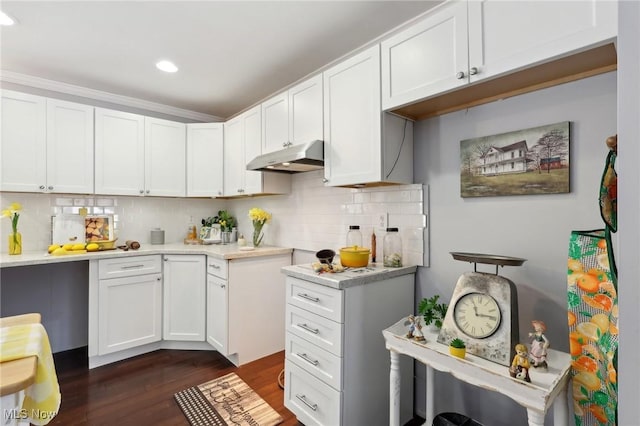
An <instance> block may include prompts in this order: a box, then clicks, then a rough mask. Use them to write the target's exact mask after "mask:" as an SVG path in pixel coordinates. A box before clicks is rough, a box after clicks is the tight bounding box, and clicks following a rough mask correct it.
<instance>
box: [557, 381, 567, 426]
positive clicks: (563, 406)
mask: <svg viewBox="0 0 640 426" xmlns="http://www.w3.org/2000/svg"><path fill="white" fill-rule="evenodd" d="M553 424H554V425H555V426H569V406H568V402H567V388H564V389H562V390H561V391H560V392H559V393H558V396H556V399H555V401H553Z"/></svg>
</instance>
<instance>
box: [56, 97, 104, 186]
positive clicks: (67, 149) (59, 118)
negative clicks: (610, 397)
mask: <svg viewBox="0 0 640 426" xmlns="http://www.w3.org/2000/svg"><path fill="white" fill-rule="evenodd" d="M47 190H48V191H52V192H62V193H71V194H92V193H93V107H92V106H88V105H82V104H76V103H72V102H65V101H60V100H55V99H47Z"/></svg>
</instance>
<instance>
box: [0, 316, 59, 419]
mask: <svg viewBox="0 0 640 426" xmlns="http://www.w3.org/2000/svg"><path fill="white" fill-rule="evenodd" d="M0 345H1V346H0V361H2V362H4V361H11V360H14V359H20V358H24V357H27V356H32V355H36V356H37V357H38V363H37V368H36V378H35V382H34V383H33V384H32V385H31V386H29V387H28V388H27V389H25V397H24V402H23V403H22V409H23V410H25V411H24V413H26V416H27V417H28V420H29V421H30V422H31V423H32V424H34V425H46V424H48V423H49V422H50V421H51V420H52V419H53V418H54V417H55V415H56V414H57V413H58V409H59V408H60V387H59V385H58V378H57V376H56V368H55V365H54V363H53V355H52V354H51V345H50V344H49V337H48V336H47V331H46V330H45V329H44V327H43V326H42V324H25V325H14V326H10V327H2V328H0Z"/></svg>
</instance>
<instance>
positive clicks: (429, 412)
mask: <svg viewBox="0 0 640 426" xmlns="http://www.w3.org/2000/svg"><path fill="white" fill-rule="evenodd" d="M426 367H427V375H426V378H425V380H426V384H427V386H426V393H427V395H426V400H425V403H426V407H425V417H426V419H425V420H426V421H425V422H424V424H425V425H429V426H431V425H432V424H433V418H434V417H435V414H434V412H433V411H434V409H433V401H434V395H435V392H434V390H433V386H434V385H433V383H434V380H433V376H434V370H433V367H430V366H428V365H427V366H426Z"/></svg>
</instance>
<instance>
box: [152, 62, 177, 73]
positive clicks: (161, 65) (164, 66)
mask: <svg viewBox="0 0 640 426" xmlns="http://www.w3.org/2000/svg"><path fill="white" fill-rule="evenodd" d="M156 67H157V68H158V69H159V70H162V71H164V72H176V71H178V67H176V65H175V64H174V63H173V62H171V61H160V62H158V63H157V64H156Z"/></svg>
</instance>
